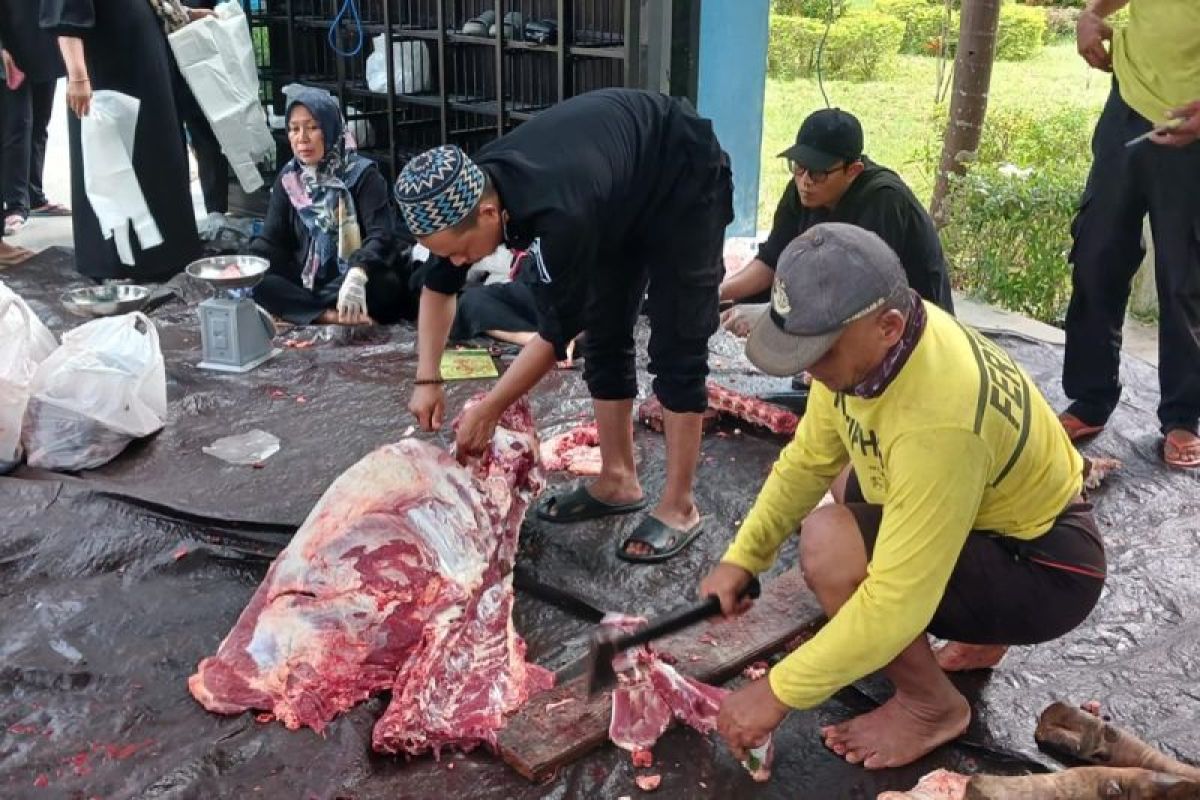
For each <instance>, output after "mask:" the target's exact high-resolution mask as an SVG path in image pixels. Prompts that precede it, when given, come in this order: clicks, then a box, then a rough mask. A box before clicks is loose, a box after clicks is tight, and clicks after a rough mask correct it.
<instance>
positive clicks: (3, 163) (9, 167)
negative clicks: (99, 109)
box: [0, 80, 56, 216]
mask: <svg viewBox="0 0 1200 800" xmlns="http://www.w3.org/2000/svg"><path fill="white" fill-rule="evenodd" d="M55 83H56V82H55V81H30V80H25V81H24V82H22V83H21V85H20V86H18V87H17V88H16V89H15V90H14V89H9V88H8V87H7V86H4V87H0V95H2V98H0V102H3V103H4V123H3V126H2V128H0V171H2V173H3V176H4V177H3V195H4V209H5V211H6V212H8V213H9V214H22V215H24V216H29V211H30V209H34V208H38V207H40V206H44V205H46V195H45V193H44V191H43V190H42V171H43V168H44V166H45V163H46V136H47V132H46V128H47V127H48V126H49V124H50V114H51V112H52V111H53V110H54V87H55Z"/></svg>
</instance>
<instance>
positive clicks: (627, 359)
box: [583, 353, 637, 400]
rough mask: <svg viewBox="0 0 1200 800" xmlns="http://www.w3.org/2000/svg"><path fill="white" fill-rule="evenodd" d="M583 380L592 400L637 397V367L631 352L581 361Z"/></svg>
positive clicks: (591, 357) (592, 357) (590, 357)
mask: <svg viewBox="0 0 1200 800" xmlns="http://www.w3.org/2000/svg"><path fill="white" fill-rule="evenodd" d="M583 381H584V383H586V384H587V387H588V394H590V395H591V396H592V399H594V400H629V399H631V398H634V397H637V367H636V362H635V361H634V357H633V353H628V354H621V355H619V356H610V357H608V358H606V359H597V358H595V357H594V356H592V355H591V354H589V355H588V357H587V358H585V359H584V361H583Z"/></svg>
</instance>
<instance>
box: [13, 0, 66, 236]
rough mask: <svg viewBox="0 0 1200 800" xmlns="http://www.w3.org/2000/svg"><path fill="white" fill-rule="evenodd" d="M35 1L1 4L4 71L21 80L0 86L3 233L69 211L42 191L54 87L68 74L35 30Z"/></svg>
mask: <svg viewBox="0 0 1200 800" xmlns="http://www.w3.org/2000/svg"><path fill="white" fill-rule="evenodd" d="M38 10H39V6H38V4H37V3H28V2H11V3H0V15H2V16H3V18H4V23H3V24H4V28H5V29H6V30H7V31H8V35H7V36H6V37H5V38H4V49H3V59H4V70H5V74H6V75H8V74H10V73H11V72H13V68H14V67H15V68H16V72H17V74H23V75H24V78H23V79H21V81H20V83H19V84H17V86H16V88H9V87H10V86H11V85H12V83H14V82H15V81H12V80H9V81H7V82H6V83H5V85H4V87H3V88H0V103H3V105H4V124H3V127H2V128H0V152H2V154H3V155H2V158H0V169H2V170H3V181H2V182H0V186H2V191H3V200H4V227H5V232H6V233H16V232H17V231H18V230H20V229H21V228H22V227H24V225H25V222H26V220H28V219H29V217H30V215H33V216H64V215H69V214H70V211H69V210H67V209H65V208H63V207H62V206H60V205H58V204H56V203H51V202H50V201H49V200H48V199H47V198H46V195H45V194H44V192H43V191H42V168H43V166H44V164H45V161H46V138H47V131H46V129H47V126H48V125H49V124H50V113H51V111H52V110H53V107H54V89H55V85H56V84H57V82H58V79H59V78H61V77H62V76H63V75H66V74H67V73H66V69H65V68H64V67H63V61H62V56H61V55H60V54H59V52H58V43H57V42H56V41H55V38H54V36H52V35H51V34H50V33H48V32H47V31H43V30H42V29H41V28H40V27H39V26H38Z"/></svg>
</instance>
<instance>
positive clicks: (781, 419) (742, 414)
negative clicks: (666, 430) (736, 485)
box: [638, 381, 800, 436]
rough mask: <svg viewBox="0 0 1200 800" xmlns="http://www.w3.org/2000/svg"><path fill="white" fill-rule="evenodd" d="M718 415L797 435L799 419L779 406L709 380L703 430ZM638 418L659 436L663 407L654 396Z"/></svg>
mask: <svg viewBox="0 0 1200 800" xmlns="http://www.w3.org/2000/svg"><path fill="white" fill-rule="evenodd" d="M718 414H728V415H729V416H731V417H733V418H735V419H740V420H742V421H743V422H746V423H748V424H751V425H757V426H759V427H760V428H766V429H767V430H769V431H771V432H772V433H778V434H781V435H785V436H790V435H792V434H793V433H795V432H796V426H797V425H799V424H800V418H799V417H797V416H796V415H795V414H794V413H792V412H791V411H789V410H788V409H786V408H783V407H782V406H777V405H775V404H774V403H768V402H766V401H765V400H759V399H758V398H757V397H753V396H751V395H745V394H742V393H740V392H735V391H733V390H732V389H728V388H726V387H724V386H720V385H718V384H716V383H713V382H712V381H709V382H708V411H706V412H705V414H704V429H705V430H708V429H709V428H710V427H711V426H712V423H713V422H715V421H716V419H717V415H718ZM638 419H639V420H640V421H641V423H642V424H643V425H645V426H646V427H648V428H651V429H652V430H656V431H658V432H659V433H661V432H662V429H663V407H662V404H661V403H660V402H659V401H658V398H657V397H655V396H654V395H651V396H650V397H647V398H646V399H645V400H643V401H642V402H641V404H640V405H639V406H638Z"/></svg>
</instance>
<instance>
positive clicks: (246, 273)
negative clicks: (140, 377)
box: [187, 256, 282, 372]
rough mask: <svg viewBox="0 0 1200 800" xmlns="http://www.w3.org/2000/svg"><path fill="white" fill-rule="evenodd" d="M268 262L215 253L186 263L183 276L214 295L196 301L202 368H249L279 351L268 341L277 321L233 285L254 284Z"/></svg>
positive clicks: (230, 370) (252, 257)
mask: <svg viewBox="0 0 1200 800" xmlns="http://www.w3.org/2000/svg"><path fill="white" fill-rule="evenodd" d="M269 266H270V264H269V262H268V261H267V260H266V259H265V258H258V257H257V256H214V257H213V258H202V259H200V260H199V261H193V262H192V263H191V264H188V267H187V274H188V275H190V276H191V277H193V278H195V279H196V280H200V281H204V282H205V283H207V284H208V285H210V286H212V287H213V288H214V289H215V290H216V291H217V294H216V296H215V297H210V298H209V299H207V300H204V301H203V302H201V303H200V306H199V308H200V342H201V345H202V347H203V360H202V361H201V362H200V364H199V366H200V367H201V368H202V369H214V370H219V371H221V372H249V371H250V370H252V369H254V368H255V367H257V366H258V365H259V364H262V363H263V362H265V361H267V360H269V359H272V358H274V357H275V356H277V355H279V353H280V352H282V351H281V350H280V349H279V348H277V347H274V346H273V345H272V340H273V339H274V338H275V323H274V322H272V321H271V317H270V315H269V314H267V312H265V311H263V310H262V309H261V308H259V307H258V305H257V304H256V303H255V302H254V301H253V300H251V299H250V298H249V297H246V296H237V295H240V294H242V293H240V292H238V293H236V294H235V293H233V292H231V290H233V289H250V288H252V287H254V286H257V285H258V284H259V282H260V281H262V279H263V276H264V275H266V274H267V268H268V267H269Z"/></svg>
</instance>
